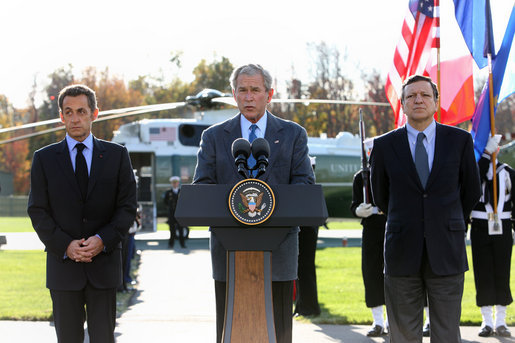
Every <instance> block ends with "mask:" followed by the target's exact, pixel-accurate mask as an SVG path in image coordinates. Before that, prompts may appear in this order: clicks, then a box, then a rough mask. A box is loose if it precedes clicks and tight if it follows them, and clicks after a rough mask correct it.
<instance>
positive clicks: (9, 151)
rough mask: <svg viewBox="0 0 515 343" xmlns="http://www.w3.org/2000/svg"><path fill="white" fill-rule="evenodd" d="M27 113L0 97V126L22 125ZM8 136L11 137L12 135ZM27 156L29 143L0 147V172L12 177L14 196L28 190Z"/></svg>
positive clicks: (5, 98) (28, 163)
mask: <svg viewBox="0 0 515 343" xmlns="http://www.w3.org/2000/svg"><path fill="white" fill-rule="evenodd" d="M28 113H29V111H28V110H17V109H15V108H14V107H13V106H12V104H11V103H10V102H9V100H8V99H7V97H5V96H4V95H0V125H1V126H5V127H9V126H15V125H20V124H23V120H24V119H25V118H26V117H27V116H28ZM8 135H11V136H12V134H8ZM5 138H7V137H5ZM28 155H29V143H28V141H27V140H21V141H17V142H14V143H10V144H4V145H0V170H2V171H4V172H7V173H10V174H12V175H13V182H14V191H15V192H16V194H26V193H27V191H28V189H29V170H30V162H29V161H28V160H27V156H28Z"/></svg>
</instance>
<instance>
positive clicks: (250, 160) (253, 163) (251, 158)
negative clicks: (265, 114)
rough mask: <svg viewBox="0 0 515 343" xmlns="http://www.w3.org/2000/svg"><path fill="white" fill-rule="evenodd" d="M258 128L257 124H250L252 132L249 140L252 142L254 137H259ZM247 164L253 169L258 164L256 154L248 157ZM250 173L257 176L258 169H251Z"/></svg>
mask: <svg viewBox="0 0 515 343" xmlns="http://www.w3.org/2000/svg"><path fill="white" fill-rule="evenodd" d="M256 129H257V125H256V124H252V125H250V134H249V142H250V143H252V142H253V141H254V139H256V138H257V136H256ZM247 165H248V167H249V169H252V168H254V167H255V166H256V159H255V158H254V156H252V154H250V156H249V158H248V159H247ZM250 174H251V175H252V176H256V174H257V170H253V171H251V172H250Z"/></svg>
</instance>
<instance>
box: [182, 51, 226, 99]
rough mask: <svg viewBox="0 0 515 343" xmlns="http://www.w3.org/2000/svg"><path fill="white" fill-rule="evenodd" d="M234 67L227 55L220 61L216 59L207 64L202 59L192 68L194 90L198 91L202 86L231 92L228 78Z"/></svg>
mask: <svg viewBox="0 0 515 343" xmlns="http://www.w3.org/2000/svg"><path fill="white" fill-rule="evenodd" d="M233 70H234V67H233V65H232V63H231V62H230V61H229V59H228V58H227V57H223V56H222V59H221V60H220V61H217V60H216V59H215V60H214V61H213V62H211V63H210V64H207V62H206V60H205V59H203V60H201V61H200V63H199V64H198V65H197V66H196V67H195V68H194V69H193V75H195V80H194V81H193V83H192V86H193V89H194V91H195V92H200V91H201V90H202V89H204V88H212V89H217V90H219V91H221V92H227V93H230V92H231V85H230V84H229V78H230V76H231V74H232V71H233Z"/></svg>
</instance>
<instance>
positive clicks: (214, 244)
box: [193, 111, 315, 281]
mask: <svg viewBox="0 0 515 343" xmlns="http://www.w3.org/2000/svg"><path fill="white" fill-rule="evenodd" d="M240 115H241V114H238V115H236V116H235V117H233V118H231V119H228V120H226V121H224V122H222V123H220V124H217V125H214V126H212V127H210V128H208V129H207V130H205V131H204V132H203V133H202V139H201V142H200V149H199V151H198V154H197V166H196V169H195V176H194V177H193V183H194V184H201V183H204V184H206V183H207V184H231V185H234V184H236V183H237V182H239V181H241V180H243V176H242V175H240V174H238V169H237V167H236V165H235V164H234V157H233V155H232V152H231V146H232V143H233V142H234V140H235V139H237V138H241V125H240ZM266 115H267V116H268V117H267V126H266V132H265V137H264V138H265V139H266V140H267V141H268V143H269V144H270V157H269V159H268V161H269V165H268V168H267V170H266V172H265V173H264V174H263V175H262V176H261V177H260V179H261V180H263V181H265V182H267V183H268V184H271V185H273V184H295V183H303V184H312V183H314V181H315V177H314V174H313V168H312V167H311V162H310V160H309V156H308V147H307V134H306V130H304V128H303V127H301V126H300V125H298V124H296V123H294V122H291V121H286V120H283V119H280V118H277V117H276V116H274V115H272V114H271V113H269V112H268V111H267V112H266ZM210 247H211V260H212V263H213V278H214V279H215V280H218V281H226V279H225V269H226V263H225V260H226V250H225V249H224V248H223V246H222V245H221V244H220V242H219V241H218V240H217V238H216V235H214V234H211V244H210ZM297 256H298V228H295V229H292V231H291V232H290V233H289V234H288V236H287V237H286V239H285V240H284V241H283V242H282V243H281V245H280V246H279V248H278V249H277V250H274V251H272V280H273V281H286V280H294V279H296V278H297Z"/></svg>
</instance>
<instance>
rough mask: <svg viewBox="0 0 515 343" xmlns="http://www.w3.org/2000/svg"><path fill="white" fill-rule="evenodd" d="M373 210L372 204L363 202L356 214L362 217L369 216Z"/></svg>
mask: <svg viewBox="0 0 515 343" xmlns="http://www.w3.org/2000/svg"><path fill="white" fill-rule="evenodd" d="M373 211H374V208H373V207H372V204H365V203H362V204H360V205H359V206H358V207H357V208H356V215H357V216H358V217H361V218H367V217H370V216H371V215H372V212H373Z"/></svg>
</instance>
